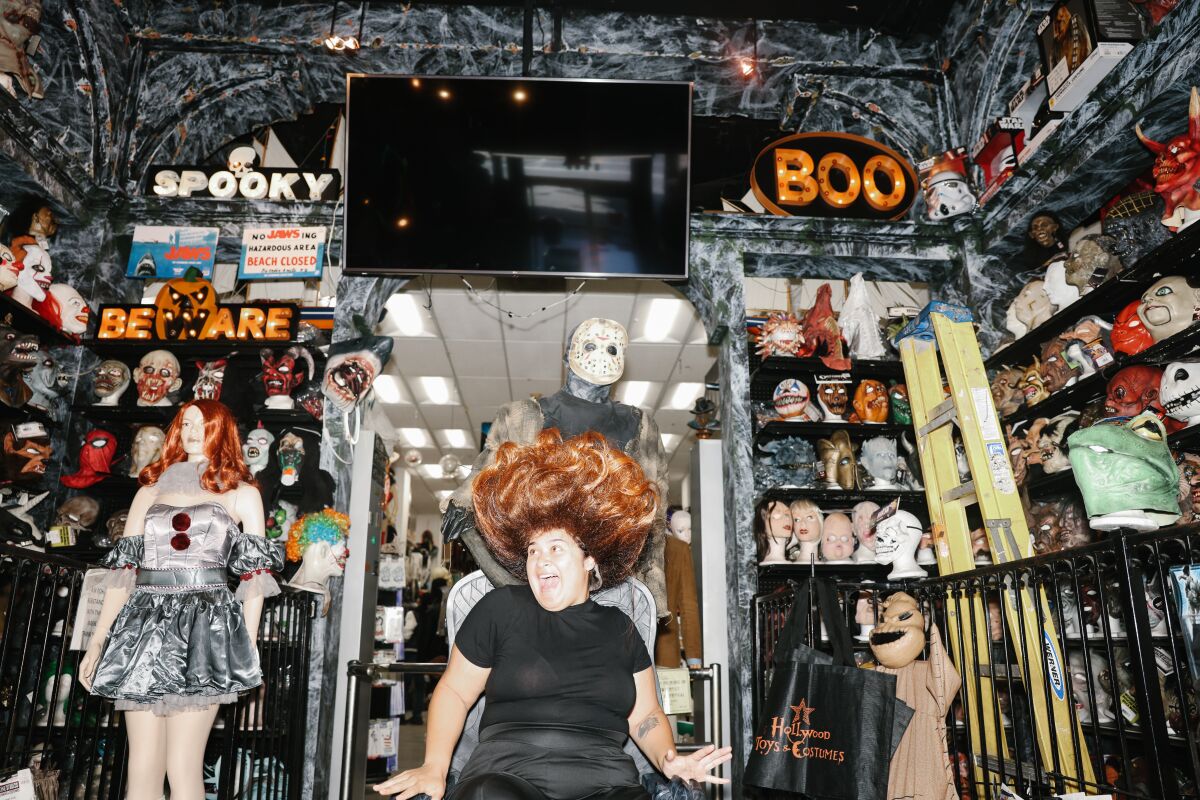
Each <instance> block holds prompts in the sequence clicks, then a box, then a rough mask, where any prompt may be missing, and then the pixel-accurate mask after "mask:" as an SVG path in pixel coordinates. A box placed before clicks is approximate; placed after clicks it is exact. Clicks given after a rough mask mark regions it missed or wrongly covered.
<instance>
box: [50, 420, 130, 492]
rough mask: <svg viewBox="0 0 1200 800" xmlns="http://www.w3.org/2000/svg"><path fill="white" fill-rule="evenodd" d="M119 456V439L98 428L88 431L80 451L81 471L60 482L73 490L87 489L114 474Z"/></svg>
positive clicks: (67, 476)
mask: <svg viewBox="0 0 1200 800" xmlns="http://www.w3.org/2000/svg"><path fill="white" fill-rule="evenodd" d="M116 455H117V438H116V437H115V436H113V435H112V434H111V433H109V432H108V431H104V430H100V429H99V428H96V429H94V430H91V431H88V433H87V436H85V437H84V439H83V447H81V448H80V449H79V469H78V470H76V471H75V472H74V473H73V474H71V475H63V476H62V477H61V478H60V479H59V480H61V481H62V483H63V485H64V486H69V487H71V488H72V489H86V488H87V487H89V486H94V485H95V484H97V483H99V482H100V481H102V480H104V479H105V478H107V477H108V476H109V474H110V473H111V472H112V463H113V459H114V458H116Z"/></svg>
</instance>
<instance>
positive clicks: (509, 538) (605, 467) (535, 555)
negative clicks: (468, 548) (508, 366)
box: [472, 429, 659, 611]
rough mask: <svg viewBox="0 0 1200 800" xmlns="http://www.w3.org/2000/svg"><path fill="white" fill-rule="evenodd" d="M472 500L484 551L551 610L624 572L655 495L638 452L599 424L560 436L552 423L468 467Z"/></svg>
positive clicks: (653, 511)
mask: <svg viewBox="0 0 1200 800" xmlns="http://www.w3.org/2000/svg"><path fill="white" fill-rule="evenodd" d="M472 501H473V506H474V509H475V521H476V525H477V527H478V529H479V533H480V534H481V535H482V537H483V540H484V542H485V543H486V544H487V547H488V549H489V550H490V551H491V553H492V555H493V556H495V558H496V560H497V561H498V562H499V563H500V564H501V565H503V566H504V567H505V568H506V569H507V570H508V571H509V572H510V573H511V574H512V575H513V576H514V577H516V578H519V579H520V580H522V581H528V582H529V585H530V587H531V588H532V589H533V594H534V597H535V598H536V599H537V601H538V603H539V605H541V606H542V607H543V608H546V609H548V610H550V611H555V610H560V609H562V608H565V607H567V606H569V605H574V604H575V603H577V602H582V601H583V600H586V599H587V596H588V590H589V588H590V589H591V591H595V590H597V589H598V588H599V587H600V585H609V586H612V585H616V584H617V583H620V582H621V581H623V580H625V578H626V577H628V576H629V574H630V573H631V572H632V571H633V568H634V565H635V564H636V563H637V560H638V557H639V556H640V555H641V553H642V549H643V548H644V547H645V545H646V542H647V541H648V540H649V538H650V532H651V526H652V525H653V524H654V520H655V518H656V517H657V516H658V503H659V497H658V488H657V487H656V486H655V484H654V483H653V482H652V481H649V480H647V479H646V476H645V474H644V473H643V472H642V469H641V467H639V466H638V464H637V462H636V461H634V460H633V459H632V458H631V457H630V456H628V455H626V454H625V453H623V452H621V451H620V450H618V449H616V448H613V447H611V446H610V445H609V444H608V440H607V439H605V438H604V437H603V436H601V435H600V434H598V433H595V432H590V431H589V432H587V433H584V434H582V435H580V436H577V437H575V438H573V439H569V440H567V441H566V442H564V441H563V440H562V437H561V435H560V434H559V432H558V431H557V430H554V429H550V430H543V431H542V432H541V433H539V434H538V436H537V439H536V441H534V442H533V443H532V444H528V445H519V444H517V443H516V442H505V443H503V444H501V445H500V447H499V448H498V449H497V450H496V458H495V461H493V462H492V464H490V465H489V466H487V467H485V468H484V469H483V470H482V471H481V472H480V473H479V474H478V475H477V476H476V478H475V483H474V486H473V488H472ZM580 589H582V597H580Z"/></svg>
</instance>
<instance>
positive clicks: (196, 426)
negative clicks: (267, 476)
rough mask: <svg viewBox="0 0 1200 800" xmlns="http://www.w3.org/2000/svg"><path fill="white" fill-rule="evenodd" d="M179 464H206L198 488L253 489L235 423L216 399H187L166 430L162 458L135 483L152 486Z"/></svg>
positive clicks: (228, 412) (220, 492)
mask: <svg viewBox="0 0 1200 800" xmlns="http://www.w3.org/2000/svg"><path fill="white" fill-rule="evenodd" d="M181 461H207V462H208V464H207V466H206V467H205V468H204V472H203V474H202V475H201V476H200V485H201V486H203V487H204V489H205V491H208V492H212V493H213V494H222V493H224V492H229V491H233V490H234V489H236V488H237V487H238V485H239V484H243V483H245V484H249V485H250V486H255V485H257V484H255V482H254V478H253V476H251V474H250V470H248V469H246V462H245V461H243V460H242V450H241V447H240V442H239V441H238V431H237V420H236V419H234V417H233V414H232V413H231V412H230V411H229V409H228V408H226V407H225V406H224V405H223V404H222V403H219V402H217V401H216V400H190V401H188V402H186V403H184V404H183V405H182V406H180V408H179V413H177V414H176V415H175V419H173V420H171V424H170V426H169V427H168V428H167V436H166V440H165V441H164V442H163V452H162V458H160V459H159V460H158V461H155V462H154V463H153V464H151V465H150V466H148V467H146V468H145V469H144V470H142V473H141V475H139V476H138V483H140V484H141V485H142V486H153V485H154V484H156V483H158V479H159V477H160V476H161V475H162V474H163V471H164V470H166V468H167V467H169V466H171V465H173V464H178V463H179V462H181Z"/></svg>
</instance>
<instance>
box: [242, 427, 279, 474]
mask: <svg viewBox="0 0 1200 800" xmlns="http://www.w3.org/2000/svg"><path fill="white" fill-rule="evenodd" d="M274 443H275V434H273V433H271V432H270V431H269V430H267V429H266V428H263V427H261V423H260V427H258V428H255V429H254V430H252V431H250V433H248V434H246V441H245V443H244V444H242V456H243V457H244V458H245V459H246V466H247V467H249V468H250V473H251V474H252V475H257V474H258V473H259V472H261V471H262V469H263V467H265V466H267V461H268V460H270V453H271V445H272V444H274Z"/></svg>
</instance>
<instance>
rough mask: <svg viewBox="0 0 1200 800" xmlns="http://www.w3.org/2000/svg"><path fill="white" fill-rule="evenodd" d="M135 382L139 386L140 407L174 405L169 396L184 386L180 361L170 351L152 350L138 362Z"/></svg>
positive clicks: (138, 402) (134, 377)
mask: <svg viewBox="0 0 1200 800" xmlns="http://www.w3.org/2000/svg"><path fill="white" fill-rule="evenodd" d="M133 381H134V383H136V384H137V393H138V401H137V404H138V405H139V406H169V405H172V403H171V400H170V398H169V397H168V395H170V394H171V393H172V392H177V391H179V387H180V386H183V380H182V379H181V378H180V377H179V359H177V358H176V357H175V356H174V355H173V354H172V353H171V352H170V351H168V350H151V351H150V352H149V353H146V355H144V356H142V360H141V361H139V362H138V366H137V371H136V372H134V375H133Z"/></svg>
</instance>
